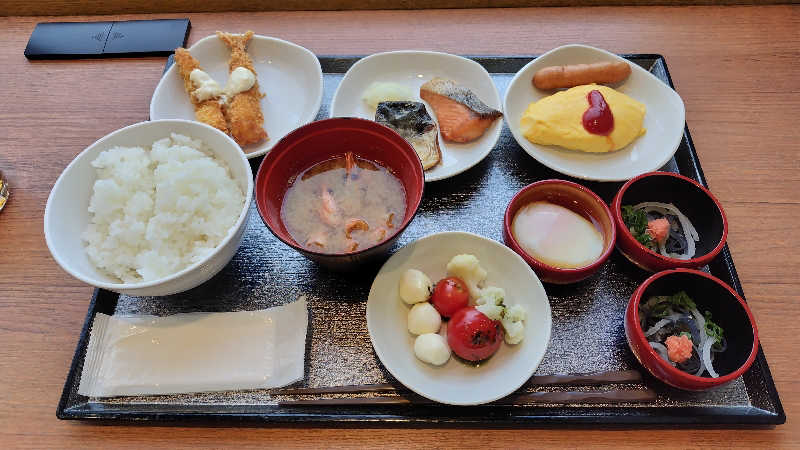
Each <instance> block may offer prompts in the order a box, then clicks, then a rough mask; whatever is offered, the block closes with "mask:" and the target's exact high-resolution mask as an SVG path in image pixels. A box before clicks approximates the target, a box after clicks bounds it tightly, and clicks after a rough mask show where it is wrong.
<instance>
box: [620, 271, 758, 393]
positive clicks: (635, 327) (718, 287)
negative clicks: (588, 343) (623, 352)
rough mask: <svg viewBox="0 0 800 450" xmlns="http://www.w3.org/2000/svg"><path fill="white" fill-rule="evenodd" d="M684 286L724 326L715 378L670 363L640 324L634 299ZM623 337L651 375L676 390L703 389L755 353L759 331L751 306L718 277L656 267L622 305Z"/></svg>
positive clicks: (742, 367)
mask: <svg viewBox="0 0 800 450" xmlns="http://www.w3.org/2000/svg"><path fill="white" fill-rule="evenodd" d="M680 291H686V293H687V294H688V295H689V297H691V298H692V300H694V302H695V303H696V304H697V309H698V311H700V313H701V314H704V313H705V311H710V312H711V318H712V320H714V322H715V323H716V324H717V325H719V326H720V327H722V329H723V330H724V333H725V334H724V337H725V339H726V340H727V349H726V350H725V351H724V352H721V353H717V354H716V356H715V358H714V361H713V362H712V366H713V367H714V370H715V371H716V372H717V373H718V374H719V378H711V377H709V376H707V375H706V376H694V375H691V374H688V373H686V372H683V371H681V370H679V369H677V368H675V367H672V366H671V365H670V364H669V363H668V362H667V361H665V360H664V359H663V358H662V357H661V356H659V355H658V353H656V351H655V350H653V348H652V347H650V344H649V343H648V342H647V338H645V335H644V331H642V327H641V326H640V324H639V304H640V303H641V302H646V301H647V300H648V299H649V298H650V297H653V296H656V295H674V294H677V293H678V292H680ZM625 337H626V338H627V340H628V345H629V346H630V348H631V350H632V351H633V354H634V356H636V359H638V360H639V362H640V363H641V364H642V365H643V366H644V367H645V369H647V370H648V371H649V372H650V373H651V374H653V376H654V377H656V378H658V379H659V380H661V381H663V382H664V383H667V384H669V385H671V386H674V387H676V388H679V389H684V390H689V391H702V390H705V389H710V388H713V387H717V386H721V385H723V384H726V383H729V382H730V381H732V380H734V379H736V378H737V377H739V376H741V375H742V374H743V373H744V372H746V371H747V369H749V368H750V366H751V365H752V364H753V361H754V360H755V358H756V354H757V353H758V330H757V329H756V322H755V320H754V319H753V314H752V313H751V312H750V308H748V307H747V304H746V303H745V302H744V300H742V298H741V297H740V296H739V295H738V294H737V293H736V292H735V291H734V290H733V289H731V288H730V286H728V285H727V284H725V283H723V282H722V280H720V279H718V278H715V277H713V276H711V275H709V274H707V273H705V272H701V271H698V270H691V269H673V270H666V271H663V272H659V273H657V274H655V275H653V276H651V277H650V278H648V279H647V280H645V281H644V283H642V284H641V286H639V287H638V288H637V289H636V291H635V292H634V293H633V295H632V296H631V299H630V301H629V302H628V308H627V309H626V310H625Z"/></svg>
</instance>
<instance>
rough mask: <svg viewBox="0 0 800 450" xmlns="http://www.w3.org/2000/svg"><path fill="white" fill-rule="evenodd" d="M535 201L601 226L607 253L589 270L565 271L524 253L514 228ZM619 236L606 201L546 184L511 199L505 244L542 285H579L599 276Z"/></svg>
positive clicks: (576, 188) (568, 185)
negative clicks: (519, 215)
mask: <svg viewBox="0 0 800 450" xmlns="http://www.w3.org/2000/svg"><path fill="white" fill-rule="evenodd" d="M535 201H547V202H550V203H553V204H556V205H560V206H563V207H565V208H568V209H570V210H572V211H574V212H576V213H578V214H580V215H581V216H583V217H584V218H586V219H587V220H589V221H590V222H593V223H594V224H596V225H598V226H599V228H600V229H601V230H602V234H603V252H602V253H601V254H600V257H599V258H598V259H597V260H595V261H594V262H593V263H592V264H589V265H588V266H584V267H578V268H574V269H564V268H560V267H554V266H551V265H548V264H545V263H543V262H541V261H539V260H537V259H536V258H534V257H533V256H531V255H529V254H528V253H527V252H526V251H525V250H523V249H522V247H521V246H520V245H519V243H518V242H517V240H516V239H515V238H514V234H513V233H512V232H511V224H512V222H513V221H514V216H515V215H516V214H517V211H519V209H520V208H522V207H523V206H525V205H527V204H528V203H531V202H535ZM616 235H617V232H616V227H615V225H614V220H613V219H612V217H611V211H610V210H609V209H608V206H607V205H606V203H605V202H604V201H603V199H601V198H600V197H598V196H597V194H595V193H594V192H592V191H591V190H589V189H587V188H585V187H583V186H581V185H580V184H577V183H572V182H570V181H565V180H544V181H538V182H536V183H533V184H529V185H528V186H525V187H524V188H522V189H521V190H520V191H519V192H517V194H516V195H514V198H512V199H511V202H509V204H508V207H507V208H506V214H505V217H504V218H503V240H504V241H505V244H506V245H507V246H508V247H510V248H511V249H512V250H514V251H515V252H517V253H518V254H519V255H520V256H522V259H524V260H525V262H527V263H528V265H530V266H531V268H532V269H533V271H534V272H536V274H537V275H538V276H539V278H540V279H541V280H542V281H546V282H548V283H556V284H567V283H575V282H577V281H581V280H583V279H585V278H587V277H589V276H590V275H592V274H593V273H595V272H596V271H597V270H598V269H599V268H600V266H602V265H603V263H604V262H605V261H606V260H607V259H608V256H609V255H610V254H611V251H612V250H613V249H614V241H615V240H616Z"/></svg>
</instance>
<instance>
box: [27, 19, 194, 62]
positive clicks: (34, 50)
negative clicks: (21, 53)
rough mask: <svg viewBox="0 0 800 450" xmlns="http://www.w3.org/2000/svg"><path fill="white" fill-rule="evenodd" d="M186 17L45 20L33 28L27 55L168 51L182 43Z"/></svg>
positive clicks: (67, 56) (94, 55)
mask: <svg viewBox="0 0 800 450" xmlns="http://www.w3.org/2000/svg"><path fill="white" fill-rule="evenodd" d="M190 27H191V23H190V22H189V19H155V20H129V21H120V22H49V23H39V24H37V25H36V28H34V30H33V33H31V37H30V39H29V40H28V45H27V47H25V57H26V58H28V59H71V58H102V57H117V56H160V55H169V54H171V53H172V52H173V51H174V50H175V48H177V47H181V46H183V45H185V43H186V38H187V37H188V36H189V29H190Z"/></svg>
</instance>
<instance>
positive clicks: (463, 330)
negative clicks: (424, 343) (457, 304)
mask: <svg viewBox="0 0 800 450" xmlns="http://www.w3.org/2000/svg"><path fill="white" fill-rule="evenodd" d="M503 337H504V333H503V326H502V324H501V323H500V321H499V320H492V319H490V318H488V317H486V314H484V313H482V312H480V311H478V310H477V309H475V308H474V307H472V306H470V307H467V308H461V309H460V310H458V312H456V313H455V314H453V317H452V318H451V319H450V323H449V324H448V325H447V344H448V345H449V346H450V349H452V350H453V352H454V353H455V354H456V355H458V356H460V357H461V358H463V359H466V360H467V361H481V360H484V359H486V358H488V357H490V356H492V355H494V353H495V352H496V351H497V349H499V348H500V344H502V343H503Z"/></svg>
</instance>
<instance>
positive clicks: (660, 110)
mask: <svg viewBox="0 0 800 450" xmlns="http://www.w3.org/2000/svg"><path fill="white" fill-rule="evenodd" d="M615 60H616V61H626V62H628V63H629V64H630V65H631V69H633V70H632V71H631V75H630V77H628V79H627V80H625V81H623V82H622V83H621V84H620V85H619V86H613V87H614V88H615V89H616V90H618V91H619V92H622V93H624V94H626V95H628V96H630V97H632V98H634V99H636V100H638V101H640V102H642V103H644V104H645V106H646V107H647V113H646V114H645V116H644V127H645V128H646V129H647V133H645V135H644V136H641V137H639V138H638V139H636V140H635V141H633V142H632V143H631V144H629V145H628V146H627V147H625V148H623V149H620V150H618V151H616V152H611V153H587V152H581V151H576V150H567V149H563V148H560V147H556V146H544V145H538V144H534V143H532V142H530V141H528V140H527V139H525V136H523V135H522V132H521V131H520V128H519V120H520V118H521V117H522V114H523V113H524V112H525V110H526V109H527V108H528V105H529V104H530V103H531V102H535V101H537V100H539V99H541V98H543V97H546V96H548V95H551V94H552V93H553V92H555V91H542V90H539V89H537V88H535V87H534V86H533V84H532V83H531V80H532V79H533V75H534V74H535V73H536V71H537V70H539V69H541V68H543V67H547V66H560V65H564V64H581V63H585V64H591V63H595V62H602V61H615ZM503 109H504V112H505V119H506V123H508V128H509V129H510V130H511V133H512V134H513V135H514V139H516V141H517V143H518V144H519V145H520V146H521V147H522V148H523V149H524V150H525V151H526V152H527V153H528V154H529V155H531V156H533V157H534V158H535V159H536V160H537V161H539V162H540V163H542V164H544V165H545V166H547V167H549V168H551V169H553V170H556V171H558V172H561V173H563V174H565V175H569V176H573V177H576V178H583V179H586V180H596V181H624V180H628V179H631V178H633V177H635V176H637V175H641V174H643V173H645V172H651V171H653V170H656V169H658V168H660V167H661V166H663V165H664V164H666V163H667V161H669V159H670V158H672V155H673V154H674V153H675V151H676V150H677V149H678V146H679V145H680V143H681V139H682V138H683V129H684V125H685V110H684V106H683V100H681V97H680V96H679V95H678V93H677V92H675V91H674V90H673V89H672V88H670V87H669V86H668V85H666V84H665V83H664V82H662V81H661V80H659V79H658V78H656V77H655V76H654V75H653V74H651V73H650V72H648V71H646V70H644V69H642V68H641V67H639V66H638V65H637V64H635V63H632V62H630V61H627V60H625V59H624V58H621V57H619V56H617V55H614V54H613V53H609V52H607V51H605V50H600V49H598V48H594V47H588V46H585V45H577V44H575V45H565V46H563V47H558V48H556V49H554V50H550V51H549V52H547V53H545V54H544V55H542V56H540V57H538V58H536V59H534V60H533V61H531V62H529V63H528V64H527V65H526V66H525V67H523V68H522V69H520V71H519V72H517V74H516V75H515V76H514V78H513V79H512V80H511V83H510V84H509V85H508V90H507V91H506V96H505V98H504V100H503Z"/></svg>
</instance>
